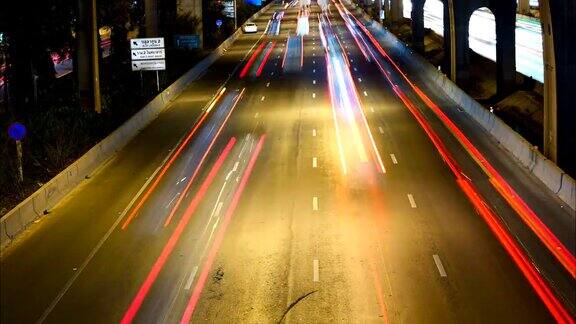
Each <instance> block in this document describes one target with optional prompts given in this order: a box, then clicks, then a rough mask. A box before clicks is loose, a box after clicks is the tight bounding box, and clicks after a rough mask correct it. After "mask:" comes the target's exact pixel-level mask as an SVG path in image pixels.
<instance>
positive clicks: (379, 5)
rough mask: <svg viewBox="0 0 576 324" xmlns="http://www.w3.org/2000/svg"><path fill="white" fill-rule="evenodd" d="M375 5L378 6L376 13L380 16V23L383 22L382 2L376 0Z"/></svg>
mask: <svg viewBox="0 0 576 324" xmlns="http://www.w3.org/2000/svg"><path fill="white" fill-rule="evenodd" d="M374 4H375V5H376V12H377V14H378V22H380V23H381V22H382V19H380V10H382V9H383V8H382V0H376V1H374Z"/></svg>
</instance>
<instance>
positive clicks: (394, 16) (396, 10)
mask: <svg viewBox="0 0 576 324" xmlns="http://www.w3.org/2000/svg"><path fill="white" fill-rule="evenodd" d="M389 1H390V22H391V23H392V28H393V29H394V28H397V27H398V25H399V23H400V21H402V19H403V18H404V15H403V12H402V11H403V6H402V0H389Z"/></svg>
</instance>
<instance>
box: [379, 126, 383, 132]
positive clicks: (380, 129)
mask: <svg viewBox="0 0 576 324" xmlns="http://www.w3.org/2000/svg"><path fill="white" fill-rule="evenodd" d="M378 130H379V131H380V134H384V129H383V128H382V126H378Z"/></svg>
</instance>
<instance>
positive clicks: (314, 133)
mask: <svg viewBox="0 0 576 324" xmlns="http://www.w3.org/2000/svg"><path fill="white" fill-rule="evenodd" d="M312 136H314V137H316V129H313V130H312Z"/></svg>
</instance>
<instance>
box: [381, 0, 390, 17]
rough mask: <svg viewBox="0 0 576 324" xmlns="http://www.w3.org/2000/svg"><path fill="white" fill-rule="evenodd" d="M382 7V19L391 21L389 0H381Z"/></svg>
mask: <svg viewBox="0 0 576 324" xmlns="http://www.w3.org/2000/svg"><path fill="white" fill-rule="evenodd" d="M382 9H383V10H384V21H385V22H390V21H391V13H390V0H382Z"/></svg>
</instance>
